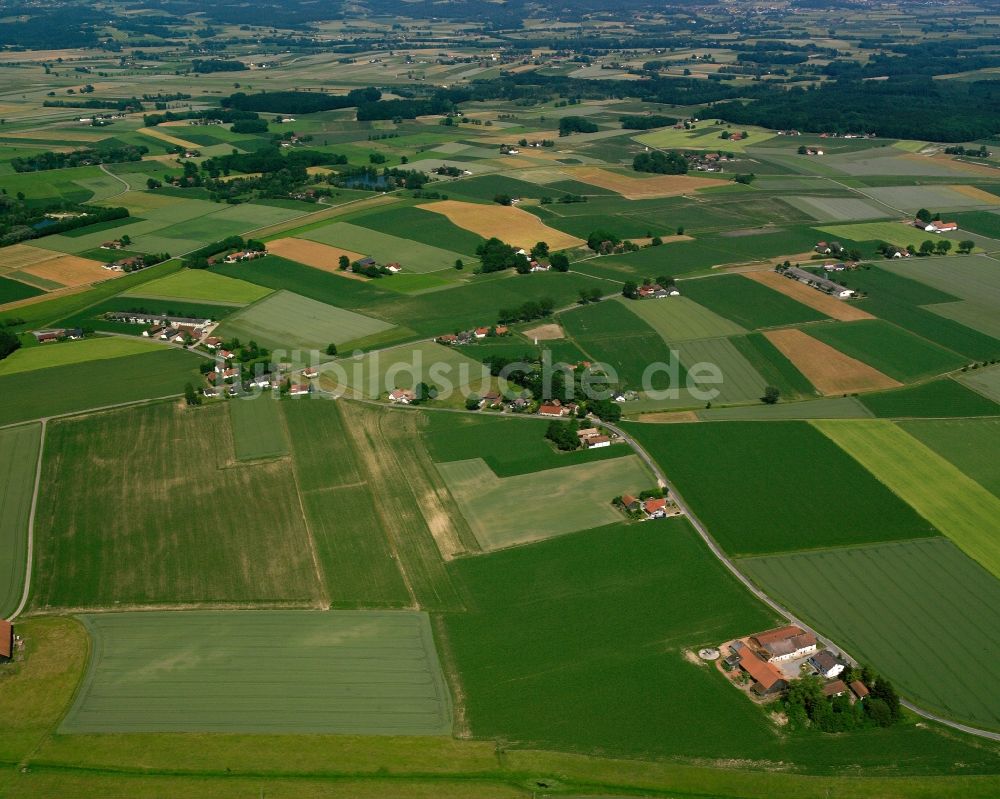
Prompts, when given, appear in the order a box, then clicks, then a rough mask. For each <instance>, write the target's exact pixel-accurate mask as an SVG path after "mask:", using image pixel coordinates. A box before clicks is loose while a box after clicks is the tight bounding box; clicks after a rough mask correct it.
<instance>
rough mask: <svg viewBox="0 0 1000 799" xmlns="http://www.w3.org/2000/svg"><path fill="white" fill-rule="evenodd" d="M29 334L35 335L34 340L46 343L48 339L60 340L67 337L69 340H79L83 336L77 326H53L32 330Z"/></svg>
mask: <svg viewBox="0 0 1000 799" xmlns="http://www.w3.org/2000/svg"><path fill="white" fill-rule="evenodd" d="M31 335H33V336H34V337H35V341H37V342H38V343H39V344H46V343H48V342H50V341H62V340H64V339H69V340H70V341H79V340H80V339H82V338H83V331H82V330H81V329H80V328H78V327H72V328H61V327H60V328H53V329H51V330H33V331H32V332H31Z"/></svg>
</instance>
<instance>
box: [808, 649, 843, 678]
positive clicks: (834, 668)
mask: <svg viewBox="0 0 1000 799" xmlns="http://www.w3.org/2000/svg"><path fill="white" fill-rule="evenodd" d="M809 665H810V666H812V667H813V668H814V669H816V673H817V674H819V675H820V676H821V677H824V678H825V679H827V680H832V679H833V678H834V677H837V676H838V675H839V674H840V673H841V672H842V671H843V670H844V668H845V666H844V663H843V662H842V661H841V660H840V658H838V657H837V656H836V655H834V654H833V652H831V651H830V650H829V649H823V650H820V651H819V652H817V653H816V654H815V655H813V656H812V657H810V658H809Z"/></svg>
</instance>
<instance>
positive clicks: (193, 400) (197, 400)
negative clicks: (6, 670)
mask: <svg viewBox="0 0 1000 799" xmlns="http://www.w3.org/2000/svg"><path fill="white" fill-rule="evenodd" d="M184 401H185V402H186V403H187V404H188V405H201V396H200V395H199V394H198V392H197V391H195V390H194V386H193V385H191V384H190V383H187V384H185V386H184Z"/></svg>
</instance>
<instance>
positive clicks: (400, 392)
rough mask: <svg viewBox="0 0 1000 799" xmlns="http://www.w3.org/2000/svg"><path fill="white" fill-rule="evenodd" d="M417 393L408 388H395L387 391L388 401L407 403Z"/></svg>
mask: <svg viewBox="0 0 1000 799" xmlns="http://www.w3.org/2000/svg"><path fill="white" fill-rule="evenodd" d="M416 398H417V395H416V394H415V393H414V392H412V391H410V389H408V388H397V389H395V390H393V391H390V392H389V402H396V403H399V404H400V405H409V404H410V403H411V402H413V400H415V399H416Z"/></svg>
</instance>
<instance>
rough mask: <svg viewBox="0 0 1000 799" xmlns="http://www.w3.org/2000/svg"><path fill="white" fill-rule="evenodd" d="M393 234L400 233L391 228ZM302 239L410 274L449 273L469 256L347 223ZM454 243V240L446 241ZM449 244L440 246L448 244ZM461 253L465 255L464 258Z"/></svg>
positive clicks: (466, 253) (335, 225)
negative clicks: (395, 264)
mask: <svg viewBox="0 0 1000 799" xmlns="http://www.w3.org/2000/svg"><path fill="white" fill-rule="evenodd" d="M393 230H394V231H396V232H400V233H402V232H404V230H402V229H397V228H393ZM302 236H303V238H307V239H312V240H313V241H318V242H320V243H321V244H329V245H330V246H333V247H343V248H344V249H345V250H353V251H354V252H359V253H361V254H363V255H370V256H372V257H373V258H375V259H376V260H377V261H378V262H379V263H382V264H384V263H390V262H392V261H396V262H398V263H400V264H401V265H402V267H403V269H404V270H408V271H410V272H436V271H438V270H441V269H451V268H452V265H453V264H454V263H455V259H457V258H463V257H464V258H468V257H469V254H470V253H468V252H465V251H464V250H460V251H458V252H455V251H454V250H449V249H445V248H443V247H435V246H432V245H429V244H421V243H420V242H417V241H413V240H411V239H407V238H402V237H401V236H395V235H392V234H390V233H386V232H384V231H378V230H372V229H371V228H367V227H361V226H360V225H354V224H351V223H350V222H333V223H331V224H329V225H325V226H324V227H320V228H315V229H313V230H308V231H306V232H304V233H303V234H302ZM449 239H451V240H452V241H455V243H457V240H455V239H454V238H453V237H449ZM447 243H449V242H442V244H447ZM463 253H464V254H463Z"/></svg>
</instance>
